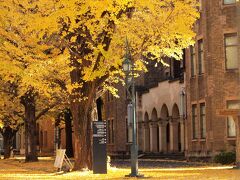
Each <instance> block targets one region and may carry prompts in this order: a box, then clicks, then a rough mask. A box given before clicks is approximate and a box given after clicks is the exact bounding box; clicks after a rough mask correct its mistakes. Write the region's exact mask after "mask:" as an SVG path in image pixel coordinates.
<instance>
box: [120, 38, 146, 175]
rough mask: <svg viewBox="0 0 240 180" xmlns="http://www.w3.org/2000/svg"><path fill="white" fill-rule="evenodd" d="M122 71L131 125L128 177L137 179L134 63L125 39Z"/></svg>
mask: <svg viewBox="0 0 240 180" xmlns="http://www.w3.org/2000/svg"><path fill="white" fill-rule="evenodd" d="M122 66H123V71H124V73H125V75H126V79H125V83H126V89H127V100H128V124H130V123H131V124H132V145H131V173H130V174H129V175H127V176H128V177H139V176H142V175H139V174H138V146H137V127H136V126H137V123H136V98H135V82H134V63H133V60H132V57H131V52H130V47H129V44H128V40H127V39H126V54H125V57H124V60H123V64H122Z"/></svg>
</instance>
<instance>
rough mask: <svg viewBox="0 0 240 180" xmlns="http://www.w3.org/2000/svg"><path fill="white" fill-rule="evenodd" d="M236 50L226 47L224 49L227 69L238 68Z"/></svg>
mask: <svg viewBox="0 0 240 180" xmlns="http://www.w3.org/2000/svg"><path fill="white" fill-rule="evenodd" d="M237 56H238V49H237V47H235V46H233V47H227V48H226V61H227V69H236V68H238V61H237Z"/></svg>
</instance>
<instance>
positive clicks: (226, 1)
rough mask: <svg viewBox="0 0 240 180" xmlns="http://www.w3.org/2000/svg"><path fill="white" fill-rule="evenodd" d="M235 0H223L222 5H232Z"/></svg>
mask: <svg viewBox="0 0 240 180" xmlns="http://www.w3.org/2000/svg"><path fill="white" fill-rule="evenodd" d="M235 2H236V0H224V4H233V3H235Z"/></svg>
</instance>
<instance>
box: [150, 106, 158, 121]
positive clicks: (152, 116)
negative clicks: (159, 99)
mask: <svg viewBox="0 0 240 180" xmlns="http://www.w3.org/2000/svg"><path fill="white" fill-rule="evenodd" d="M151 120H152V121H157V120H158V117H157V110H156V108H153V110H152V115H151Z"/></svg>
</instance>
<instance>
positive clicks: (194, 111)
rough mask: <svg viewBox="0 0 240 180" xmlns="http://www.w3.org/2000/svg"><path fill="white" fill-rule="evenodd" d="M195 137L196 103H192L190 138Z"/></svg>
mask: <svg viewBox="0 0 240 180" xmlns="http://www.w3.org/2000/svg"><path fill="white" fill-rule="evenodd" d="M197 138H198V137H197V104H192V139H193V140H196V139H197Z"/></svg>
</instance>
